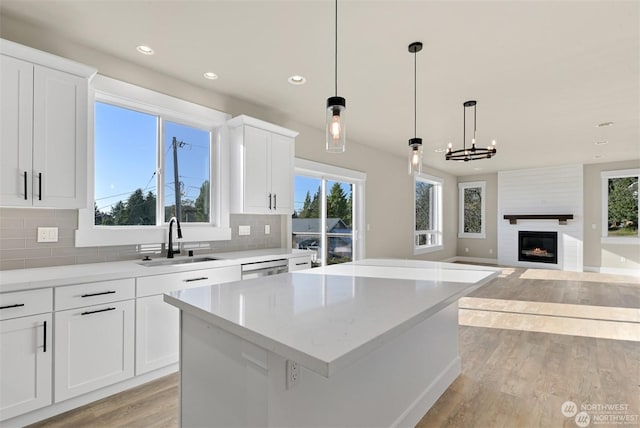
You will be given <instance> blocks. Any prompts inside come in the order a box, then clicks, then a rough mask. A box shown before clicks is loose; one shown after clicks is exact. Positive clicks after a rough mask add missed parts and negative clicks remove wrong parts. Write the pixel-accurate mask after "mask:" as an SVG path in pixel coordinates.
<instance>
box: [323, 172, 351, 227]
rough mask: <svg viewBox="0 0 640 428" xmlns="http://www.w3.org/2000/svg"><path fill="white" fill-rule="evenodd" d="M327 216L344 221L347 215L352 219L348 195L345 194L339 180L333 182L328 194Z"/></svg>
mask: <svg viewBox="0 0 640 428" xmlns="http://www.w3.org/2000/svg"><path fill="white" fill-rule="evenodd" d="M327 217H330V218H340V219H342V220H343V221H344V220H345V219H347V217H349V220H350V217H351V216H350V215H349V208H348V202H347V195H345V193H344V190H343V189H342V186H341V185H340V183H338V182H335V183H333V185H332V186H331V190H330V191H329V194H328V195H327ZM345 223H346V221H345Z"/></svg>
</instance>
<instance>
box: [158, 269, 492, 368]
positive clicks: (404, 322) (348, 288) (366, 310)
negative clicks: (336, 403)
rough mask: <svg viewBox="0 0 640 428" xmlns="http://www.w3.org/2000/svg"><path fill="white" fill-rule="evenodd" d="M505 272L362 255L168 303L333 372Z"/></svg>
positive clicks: (169, 297) (186, 294)
mask: <svg viewBox="0 0 640 428" xmlns="http://www.w3.org/2000/svg"><path fill="white" fill-rule="evenodd" d="M498 273H499V270H498V269H493V268H489V267H483V266H469V265H460V264H451V263H439V262H427V261H403V260H391V259H387V260H363V261H359V262H354V263H348V264H342V265H333V266H328V267H324V268H314V269H308V270H304V271H300V272H293V273H288V274H282V275H275V276H269V277H262V278H255V279H250V280H245V281H241V282H232V283H228V284H221V285H212V286H207V287H201V288H194V289H190V290H181V291H177V292H173V293H171V294H166V295H165V301H167V302H168V303H170V304H172V305H174V306H176V307H178V308H180V309H182V310H183V311H186V312H188V313H190V314H192V315H195V316H197V317H199V318H201V319H203V320H205V321H207V322H209V323H211V324H213V325H216V326H218V327H220V328H222V329H224V330H226V331H229V332H231V333H233V334H235V335H237V336H239V337H241V338H243V339H245V340H247V341H249V342H252V343H254V344H256V345H258V346H260V347H263V348H265V349H268V350H270V351H273V352H275V353H276V354H278V355H281V356H284V357H285V358H287V359H291V360H294V361H297V362H298V363H300V364H301V365H303V366H305V367H306V368H308V369H310V370H313V371H315V372H317V373H319V374H321V375H323V376H326V377H329V376H330V375H332V374H333V373H334V372H336V371H337V370H339V369H340V368H342V367H345V366H346V365H348V364H350V363H352V362H353V361H355V360H357V359H359V358H361V357H362V356H364V355H366V354H368V353H369V352H371V351H373V350H374V349H376V348H378V347H379V346H381V345H382V344H384V343H386V342H388V341H389V340H391V339H393V338H394V337H397V336H398V335H400V334H401V333H403V332H404V331H407V330H408V329H410V328H412V327H413V326H415V325H417V324H418V323H420V322H421V321H424V320H425V319H427V318H429V317H430V316H431V315H433V314H435V313H437V312H439V311H440V310H441V309H443V308H445V307H446V306H448V305H450V304H451V303H453V302H455V301H457V299H458V298H460V297H462V296H463V295H465V294H467V293H469V292H471V291H472V290H473V289H475V288H477V287H479V286H480V285H483V284H485V283H487V282H489V281H490V280H491V279H493V278H495V277H496V276H497V275H498Z"/></svg>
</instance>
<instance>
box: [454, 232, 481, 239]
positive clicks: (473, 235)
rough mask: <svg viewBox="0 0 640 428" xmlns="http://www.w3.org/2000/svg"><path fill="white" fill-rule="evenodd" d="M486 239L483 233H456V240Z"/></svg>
mask: <svg viewBox="0 0 640 428" xmlns="http://www.w3.org/2000/svg"><path fill="white" fill-rule="evenodd" d="M486 237H487V236H486V235H485V234H484V233H458V238H463V239H467V238H470V239H486Z"/></svg>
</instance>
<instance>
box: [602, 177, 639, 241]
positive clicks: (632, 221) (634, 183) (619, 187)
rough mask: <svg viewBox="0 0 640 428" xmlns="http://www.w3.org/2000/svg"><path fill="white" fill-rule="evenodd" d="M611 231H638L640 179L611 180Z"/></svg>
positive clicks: (609, 213)
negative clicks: (639, 186)
mask: <svg viewBox="0 0 640 428" xmlns="http://www.w3.org/2000/svg"><path fill="white" fill-rule="evenodd" d="M608 187H609V201H608V216H609V229H616V228H619V227H625V228H628V229H631V230H638V177H619V178H610V179H609V186H608Z"/></svg>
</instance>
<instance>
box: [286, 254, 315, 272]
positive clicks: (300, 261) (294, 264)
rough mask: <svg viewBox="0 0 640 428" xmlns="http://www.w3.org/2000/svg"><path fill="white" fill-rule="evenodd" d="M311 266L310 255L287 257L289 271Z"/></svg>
mask: <svg viewBox="0 0 640 428" xmlns="http://www.w3.org/2000/svg"><path fill="white" fill-rule="evenodd" d="M310 268H311V256H304V257H296V258H295V259H289V272H295V271H297V270H302V269H310Z"/></svg>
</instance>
